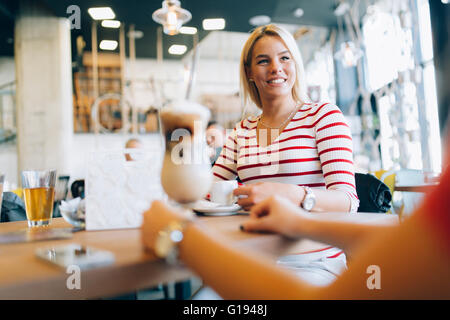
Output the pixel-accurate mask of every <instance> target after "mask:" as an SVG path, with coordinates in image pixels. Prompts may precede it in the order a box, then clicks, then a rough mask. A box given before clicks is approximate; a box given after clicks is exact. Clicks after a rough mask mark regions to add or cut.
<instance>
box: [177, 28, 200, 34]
mask: <svg viewBox="0 0 450 320" xmlns="http://www.w3.org/2000/svg"><path fill="white" fill-rule="evenodd" d="M180 33H182V34H196V33H197V28H196V27H181V28H180Z"/></svg>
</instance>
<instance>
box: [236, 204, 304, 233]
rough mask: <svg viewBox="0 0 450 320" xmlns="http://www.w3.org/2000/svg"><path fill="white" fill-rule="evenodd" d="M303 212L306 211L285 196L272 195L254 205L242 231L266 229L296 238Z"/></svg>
mask: <svg viewBox="0 0 450 320" xmlns="http://www.w3.org/2000/svg"><path fill="white" fill-rule="evenodd" d="M304 213H306V211H304V210H303V209H301V208H299V207H298V206H296V205H295V204H294V203H292V201H290V200H288V199H287V198H284V197H280V196H273V197H270V198H268V199H266V200H264V201H262V202H260V203H258V204H256V205H254V206H253V207H252V209H251V211H250V219H249V220H247V221H246V222H245V223H243V224H242V227H243V228H244V231H268V232H275V233H279V234H282V235H285V236H287V237H291V238H297V237H299V236H300V227H301V225H302V219H303V217H304V215H303V214H304Z"/></svg>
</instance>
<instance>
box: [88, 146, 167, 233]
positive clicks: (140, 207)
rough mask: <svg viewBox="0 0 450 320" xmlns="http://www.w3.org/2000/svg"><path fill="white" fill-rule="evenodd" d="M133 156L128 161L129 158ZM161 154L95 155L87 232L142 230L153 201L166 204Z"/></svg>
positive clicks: (127, 151)
mask: <svg viewBox="0 0 450 320" xmlns="http://www.w3.org/2000/svg"><path fill="white" fill-rule="evenodd" d="M126 154H128V155H130V156H131V158H132V160H131V161H127V160H126V157H125V155H126ZM161 157H162V154H161V152H160V150H141V149H125V150H120V151H101V152H93V153H91V154H90V155H89V157H88V164H87V165H88V167H87V168H88V170H87V179H86V230H106V229H124V228H138V227H140V226H141V224H142V214H143V213H144V212H145V211H146V210H147V209H148V208H150V205H151V203H152V201H153V200H156V199H159V200H165V199H166V198H167V196H166V195H165V193H164V191H163V188H162V186H161V178H160V175H161V165H162V158H161Z"/></svg>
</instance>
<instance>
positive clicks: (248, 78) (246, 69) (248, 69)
mask: <svg viewBox="0 0 450 320" xmlns="http://www.w3.org/2000/svg"><path fill="white" fill-rule="evenodd" d="M245 75H246V76H247V80H248V81H250V82H251V81H253V79H252V72H251V71H250V68H249V67H247V66H245Z"/></svg>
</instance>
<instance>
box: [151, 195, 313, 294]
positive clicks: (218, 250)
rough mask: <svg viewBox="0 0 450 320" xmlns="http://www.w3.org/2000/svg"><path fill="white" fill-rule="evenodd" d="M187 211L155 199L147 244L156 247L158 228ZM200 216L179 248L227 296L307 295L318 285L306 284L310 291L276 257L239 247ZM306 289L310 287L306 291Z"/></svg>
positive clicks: (197, 271)
mask: <svg viewBox="0 0 450 320" xmlns="http://www.w3.org/2000/svg"><path fill="white" fill-rule="evenodd" d="M185 219H186V217H185V216H184V215H183V213H181V212H178V211H177V209H175V208H171V207H168V206H167V205H166V204H164V203H162V202H160V201H154V202H153V203H152V206H151V208H150V209H149V210H148V211H147V212H145V214H144V222H143V225H142V239H143V243H144V246H146V247H147V248H150V249H154V244H155V240H156V237H157V235H158V232H159V231H160V230H161V229H163V228H164V227H165V226H167V225H168V224H169V223H170V222H172V221H178V220H185ZM198 220H199V219H196V220H194V222H193V223H190V224H188V225H187V227H186V229H185V232H184V237H183V241H182V242H181V243H180V247H179V252H180V258H181V260H182V261H183V262H184V263H185V264H186V265H187V266H188V267H189V268H190V269H192V270H194V271H195V272H196V273H197V274H198V275H199V276H200V277H201V278H202V279H203V281H204V282H205V283H206V284H208V285H209V286H211V287H213V288H214V289H215V290H216V291H217V292H218V293H219V294H220V295H221V296H222V297H223V298H225V299H304V298H308V295H311V294H312V293H313V292H314V291H315V289H314V288H313V287H311V286H309V285H307V284H303V287H302V288H303V289H305V290H307V292H308V294H307V295H304V293H303V292H302V291H298V290H297V288H296V287H295V286H292V283H293V282H295V281H297V280H298V279H297V278H296V277H295V276H294V275H292V274H291V273H289V272H287V271H286V270H283V269H281V268H279V267H277V266H276V265H275V263H274V261H271V260H270V259H268V258H266V257H264V256H260V255H258V254H255V253H254V252H253V251H249V250H247V251H245V250H242V249H241V250H239V249H236V248H234V247H232V246H231V245H229V244H228V243H227V241H226V239H223V238H221V237H220V235H217V234H216V233H212V232H211V231H210V230H208V228H206V227H205V226H204V225H203V224H202V223H201V221H198ZM305 292H306V291H305Z"/></svg>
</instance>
